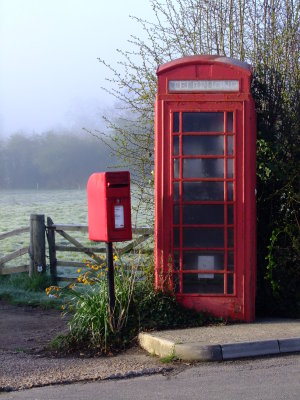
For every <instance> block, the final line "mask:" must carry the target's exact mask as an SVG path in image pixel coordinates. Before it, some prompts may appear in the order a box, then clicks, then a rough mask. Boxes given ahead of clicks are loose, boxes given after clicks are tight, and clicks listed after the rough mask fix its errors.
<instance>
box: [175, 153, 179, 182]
mask: <svg viewBox="0 0 300 400" xmlns="http://www.w3.org/2000/svg"><path fill="white" fill-rule="evenodd" d="M174 178H175V179H178V178H179V159H178V158H175V159H174Z"/></svg>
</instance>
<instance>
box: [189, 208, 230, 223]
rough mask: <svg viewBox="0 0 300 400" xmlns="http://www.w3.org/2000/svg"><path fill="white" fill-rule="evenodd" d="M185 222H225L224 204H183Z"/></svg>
mask: <svg viewBox="0 0 300 400" xmlns="http://www.w3.org/2000/svg"><path fill="white" fill-rule="evenodd" d="M183 223H184V224H199V225H201V224H202V225H209V224H214V225H217V224H220V225H222V224H224V206H223V204H189V205H184V206H183Z"/></svg>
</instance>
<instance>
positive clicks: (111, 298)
mask: <svg viewBox="0 0 300 400" xmlns="http://www.w3.org/2000/svg"><path fill="white" fill-rule="evenodd" d="M106 262H107V283H108V302H109V312H110V315H111V322H112V325H113V327H115V318H114V310H115V304H116V296H115V277H114V259H113V248H112V242H108V243H106Z"/></svg>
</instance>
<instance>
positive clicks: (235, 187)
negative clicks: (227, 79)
mask: <svg viewBox="0 0 300 400" xmlns="http://www.w3.org/2000/svg"><path fill="white" fill-rule="evenodd" d="M166 114H167V115H165V117H166V118H165V123H166V124H167V126H165V132H167V131H168V132H169V145H167V146H166V148H165V151H169V153H170V157H169V160H170V161H171V163H170V165H169V172H170V187H169V190H170V193H169V194H170V196H169V198H170V199H171V204H170V206H171V207H170V210H171V213H172V215H171V216H170V220H171V221H172V223H171V226H170V231H171V237H172V246H171V247H172V251H171V254H172V259H173V262H172V266H173V285H174V290H175V292H176V293H178V294H181V295H184V294H189V295H190V294H197V295H198V296H199V295H204V296H210V295H211V296H214V297H215V296H238V297H242V276H241V275H242V265H241V260H242V253H243V248H242V246H241V247H240V248H238V246H237V243H238V238H239V237H240V239H242V237H241V236H242V233H243V228H242V222H240V223H239V225H238V224H237V220H238V218H237V214H238V213H239V212H240V211H239V210H240V208H241V202H242V196H241V192H242V186H243V184H242V171H239V165H241V166H242V151H239V150H241V149H242V148H243V143H242V141H243V129H242V105H241V104H240V103H219V104H218V103H213V104H212V103H210V104H207V103H203V104H188V103H187V104H186V105H184V108H183V107H182V104H181V105H180V104H178V105H176V103H175V104H173V105H172V104H171V105H169V106H168V107H166ZM167 158H168V157H166V159H167ZM241 169H242V168H241ZM242 242H243V240H241V244H242Z"/></svg>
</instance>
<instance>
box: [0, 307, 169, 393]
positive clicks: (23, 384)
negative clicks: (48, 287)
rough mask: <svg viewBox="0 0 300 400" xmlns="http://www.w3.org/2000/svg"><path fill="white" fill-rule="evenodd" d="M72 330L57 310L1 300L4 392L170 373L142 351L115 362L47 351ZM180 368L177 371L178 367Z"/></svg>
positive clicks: (128, 353) (1, 385) (0, 367)
mask: <svg viewBox="0 0 300 400" xmlns="http://www.w3.org/2000/svg"><path fill="white" fill-rule="evenodd" d="M67 330H68V325H67V321H66V320H65V319H62V318H61V315H60V312H59V311H57V310H42V309H39V308H33V307H24V306H22V307H16V306H12V305H9V304H7V303H5V302H3V301H1V300H0V392H1V391H11V390H22V389H28V388H32V387H37V386H44V385H50V384H51V385H52V384H61V383H72V382H79V381H91V380H103V379H116V378H126V377H132V376H139V375H145V374H155V373H170V371H173V370H174V367H173V366H171V365H168V366H166V367H165V366H163V365H162V363H161V362H160V361H159V359H157V358H156V357H152V356H149V355H148V354H146V353H145V352H144V351H142V350H141V349H139V348H138V347H136V348H133V349H130V350H128V351H126V352H124V353H121V354H119V355H117V356H112V357H94V358H86V357H80V356H77V357H59V358H57V357H54V356H53V355H51V353H49V352H45V351H44V350H45V348H46V347H47V345H48V344H49V342H50V341H51V340H52V339H54V338H55V336H57V335H58V334H60V333H64V332H67ZM175 369H176V368H175Z"/></svg>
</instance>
